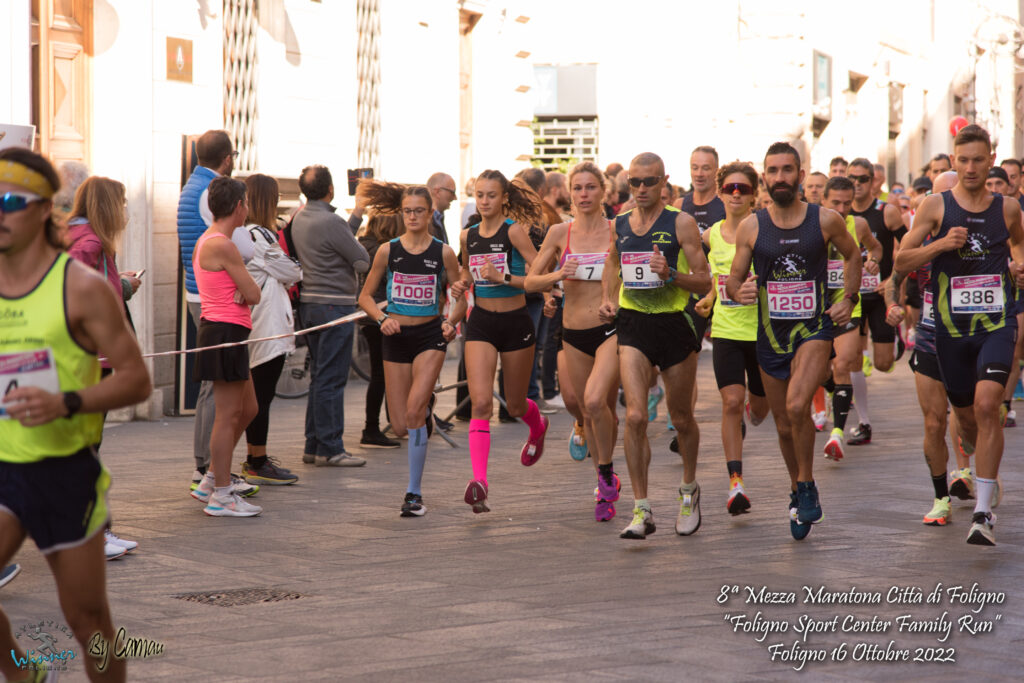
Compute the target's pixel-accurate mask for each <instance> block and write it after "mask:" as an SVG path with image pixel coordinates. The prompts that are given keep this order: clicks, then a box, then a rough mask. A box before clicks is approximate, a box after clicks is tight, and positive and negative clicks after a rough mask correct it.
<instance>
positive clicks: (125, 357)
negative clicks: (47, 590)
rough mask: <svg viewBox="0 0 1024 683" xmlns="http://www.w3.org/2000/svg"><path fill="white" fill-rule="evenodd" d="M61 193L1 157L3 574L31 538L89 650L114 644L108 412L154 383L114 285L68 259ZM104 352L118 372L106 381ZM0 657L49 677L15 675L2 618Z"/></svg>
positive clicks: (39, 173) (52, 180) (26, 166)
mask: <svg viewBox="0 0 1024 683" xmlns="http://www.w3.org/2000/svg"><path fill="white" fill-rule="evenodd" d="M59 188H60V180H59V178H58V176H57V172H56V171H54V169H53V166H52V165H51V164H50V162H49V161H47V160H46V159H45V158H43V157H41V156H39V155H38V154H34V153H33V152H30V151H28V150H26V149H20V148H8V149H5V150H3V151H0V307H2V308H3V309H4V317H3V324H2V325H0V373H2V376H3V384H2V385H0V386H3V387H4V395H3V397H2V399H0V443H2V444H3V448H0V567H3V566H5V565H6V564H7V563H8V562H9V561H10V559H11V558H12V557H14V554H15V553H16V552H17V551H18V548H19V547H20V546H21V544H22V542H23V541H24V540H25V536H26V535H28V536H31V537H32V540H33V541H35V543H36V546H37V547H38V548H39V550H40V551H41V552H42V553H43V555H44V556H45V557H46V560H47V562H48V563H49V565H50V571H52V572H53V576H54V579H56V582H57V593H58V595H59V597H60V604H61V609H62V610H63V611H64V616H65V619H66V620H67V623H68V624H69V625H70V626H71V629H72V631H73V632H74V634H75V639H76V640H78V642H79V644H80V645H81V646H82V650H81V651H82V652H88V651H89V648H88V647H87V644H88V642H89V641H90V639H91V638H92V637H93V636H94V635H95V634H96V633H100V634H102V635H103V637H104V638H106V639H107V642H111V641H112V640H113V638H114V625H113V620H112V619H111V616H110V607H109V605H108V603H107V591H106V579H105V576H104V569H105V567H104V564H105V562H106V560H105V559H104V555H103V545H104V538H103V530H104V529H105V528H106V527H107V526H108V525H109V524H110V507H109V505H108V504H107V490H108V489H109V488H110V473H109V472H108V471H107V469H106V468H105V467H104V466H103V465H102V464H101V463H100V461H99V458H98V457H97V455H96V451H95V446H96V445H97V444H98V443H99V442H100V438H101V437H102V435H103V413H104V412H105V411H108V410H113V409H114V408H120V407H122V406H129V405H132V404H135V403H138V402H139V401H143V400H145V399H146V398H147V397H148V396H149V392H150V388H151V384H150V381H149V374H148V373H147V371H146V366H145V364H143V362H142V355H141V354H140V353H139V347H138V344H137V343H136V342H135V338H134V337H132V334H131V331H130V330H129V329H128V324H127V321H126V320H125V317H124V313H123V311H122V305H121V302H120V301H119V300H118V299H117V298H116V297H115V295H114V290H113V289H111V287H110V284H109V283H108V282H107V281H106V280H105V279H104V278H103V276H102V275H100V274H98V273H96V271H94V270H92V269H91V268H89V267H87V266H84V265H82V264H81V263H78V262H76V261H74V260H72V259H71V258H69V257H68V255H67V254H65V253H64V252H63V251H62V248H63V247H62V244H61V237H60V233H59V231H58V227H57V225H56V223H55V222H54V220H53V218H52V216H51V213H50V212H51V211H52V210H53V203H52V201H51V198H52V197H53V195H54V193H55V192H56V191H57V190H58V189H59ZM99 354H102V355H103V356H104V357H106V358H107V359H109V361H110V364H111V366H112V367H113V370H114V372H113V374H111V375H109V376H107V377H106V378H104V379H103V380H102V381H100V363H99V358H98V355H99ZM0 651H2V652H3V653H4V654H3V657H0V672H2V673H3V675H4V676H5V677H6V679H7V680H9V681H14V680H25V678H26V676H28V677H30V678H31V677H32V676H33V675H34V674H38V673H40V672H39V671H36V672H32V671H28V670H26V669H25V668H19V667H18V665H17V663H16V662H17V661H19V660H24V659H25V652H24V651H23V650H22V648H21V646H20V645H19V644H18V643H17V642H16V641H15V639H14V635H13V634H12V633H11V624H10V622H9V621H8V620H7V617H6V616H4V614H3V612H0ZM97 663H98V662H97V661H96V660H95V659H93V658H92V657H87V658H86V663H85V672H86V675H87V676H88V677H89V679H90V680H93V681H123V680H125V661H124V659H122V658H117V657H111V658H110V661H109V664H108V666H107V667H106V669H105V670H103V671H102V672H101V671H99V670H98V669H97ZM42 673H43V674H44V675H45V671H43V672H42ZM31 680H36V679H34V678H31Z"/></svg>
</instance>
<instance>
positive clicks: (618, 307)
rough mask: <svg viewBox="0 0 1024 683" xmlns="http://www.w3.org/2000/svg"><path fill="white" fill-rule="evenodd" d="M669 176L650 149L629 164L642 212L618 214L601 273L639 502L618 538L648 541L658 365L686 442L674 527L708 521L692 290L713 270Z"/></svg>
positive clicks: (699, 289)
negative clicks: (666, 197)
mask: <svg viewBox="0 0 1024 683" xmlns="http://www.w3.org/2000/svg"><path fill="white" fill-rule="evenodd" d="M667 180H668V176H667V175H665V164H664V162H663V161H662V160H661V157H659V156H658V155H657V154H653V153H651V152H645V153H643V154H640V155H639V156H637V157H636V158H634V159H633V161H632V162H630V165H629V184H630V187H632V188H633V199H634V200H636V209H635V210H632V211H628V212H626V213H624V214H621V215H619V216H618V217H617V218H616V219H615V242H613V243H612V245H611V249H610V250H609V252H608V260H607V262H606V263H605V267H604V276H603V278H602V284H603V298H602V302H601V309H600V311H601V319H602V320H603V321H604V322H605V323H610V322H612V321H613V320H615V321H616V331H617V332H618V337H619V374H620V375H621V377H622V388H623V392H624V393H625V397H626V437H625V443H624V446H623V450H625V452H626V464H627V466H628V467H629V478H630V481H631V483H632V486H633V497H634V498H635V502H634V507H633V521H632V522H631V523H630V524H629V526H627V527H626V528H625V529H624V530H623V531H622V533H621V534H620V536H621V537H622V538H635V539H642V538H646V536H647V534H651V533H654V531H655V526H654V518H653V515H652V514H651V505H650V503H649V502H648V500H647V471H648V468H649V467H650V462H651V446H650V443H649V442H648V440H647V393H648V392H647V390H648V387H649V386H650V383H651V373H652V372H653V370H654V367H655V366H657V367H658V368H659V369H660V370H661V374H662V377H664V379H665V399H666V403H667V405H668V413H669V418H670V419H671V420H672V423H673V424H674V425H675V426H676V429H677V430H678V431H679V442H680V445H681V446H682V448H681V449H680V451H681V455H682V458H683V480H682V482H681V486H680V488H679V500H680V506H679V515H678V517H677V518H676V533H677V534H679V535H681V536H688V535H690V534H692V533H694V532H695V531H697V529H698V528H699V527H700V487H699V486H698V485H697V449H698V448H699V446H700V433H699V431H698V429H697V422H696V421H695V420H694V419H693V406H692V403H691V401H692V397H693V384H694V380H695V375H696V371H697V355H696V353H697V350H698V349H699V348H700V339H699V338H698V337H697V334H696V331H695V329H694V321H693V319H692V318H691V317H690V314H689V313H687V312H686V307H687V305H688V304H689V303H690V299H691V298H692V295H693V294H694V293H696V294H699V295H702V296H703V295H704V294H705V293H707V291H708V289H709V288H710V287H711V276H710V274H709V271H708V262H707V259H706V258H704V252H703V251H702V250H701V242H700V232H699V231H698V229H697V223H696V222H695V221H694V220H693V217H691V216H690V215H689V214H686V213H683V212H681V211H679V210H678V209H675V208H671V207H666V206H665V204H664V203H663V202H662V201H661V188H662V186H663V185H664V184H665V182H666V181H667ZM616 315H617V317H616Z"/></svg>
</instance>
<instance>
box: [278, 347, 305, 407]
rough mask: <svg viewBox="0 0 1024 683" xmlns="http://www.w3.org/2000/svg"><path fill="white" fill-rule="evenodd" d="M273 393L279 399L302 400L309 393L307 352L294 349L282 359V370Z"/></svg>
mask: <svg viewBox="0 0 1024 683" xmlns="http://www.w3.org/2000/svg"><path fill="white" fill-rule="evenodd" d="M274 393H275V394H276V395H277V396H280V397H281V398H302V397H303V396H305V395H306V394H308V393H309V350H308V349H307V348H306V346H305V345H303V346H299V347H296V349H295V350H294V351H292V352H291V353H289V354H288V356H287V357H286V358H285V359H284V370H282V371H281V377H280V379H278V380H277V387H276V388H275V389H274Z"/></svg>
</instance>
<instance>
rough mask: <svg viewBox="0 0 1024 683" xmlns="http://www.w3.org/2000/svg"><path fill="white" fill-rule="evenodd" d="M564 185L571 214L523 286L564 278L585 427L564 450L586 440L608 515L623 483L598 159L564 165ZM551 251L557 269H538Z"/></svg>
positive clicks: (582, 453) (609, 233)
mask: <svg viewBox="0 0 1024 683" xmlns="http://www.w3.org/2000/svg"><path fill="white" fill-rule="evenodd" d="M569 188H570V190H569V191H570V194H571V196H572V203H573V206H575V207H576V220H574V221H572V222H570V223H560V224H558V225H554V226H552V227H551V228H550V229H549V230H548V234H547V237H545V238H544V244H543V246H542V247H541V249H540V254H539V255H538V256H537V259H536V260H535V261H534V262H533V266H532V267H531V268H530V275H529V276H527V278H526V289H527V290H528V291H536V290H543V289H548V288H550V287H551V286H552V285H554V284H555V283H556V282H563V287H564V288H565V313H564V315H565V317H564V319H563V321H562V335H563V337H562V339H563V341H564V343H565V354H566V360H567V361H568V362H567V366H568V374H569V377H568V378H567V379H568V380H569V382H570V383H571V385H572V387H573V389H574V390H575V393H576V395H577V396H578V397H579V398H580V401H579V404H580V407H581V408H582V411H583V431H584V434H585V435H586V442H585V443H584V444H582V446H580V445H579V444H576V443H575V442H574V441H573V438H572V436H570V438H569V452H570V454H571V455H572V457H573V458H574V459H576V460H583V459H584V458H586V457H587V450H588V448H587V447H588V446H589V447H590V452H591V453H592V455H593V456H594V466H595V467H596V468H597V489H596V491H595V493H594V499H595V503H596V505H595V508H594V518H595V519H596V520H597V521H599V522H606V521H608V520H610V519H611V518H612V517H614V516H615V504H614V503H615V501H617V500H618V499H619V489H620V488H621V484H620V483H619V478H618V476H616V475H615V472H614V471H613V469H612V450H613V449H614V448H615V441H616V436H617V434H616V432H617V425H616V423H615V399H616V396H617V394H618V386H619V360H618V344H617V337H616V335H615V324H614V323H602V322H601V319H600V317H599V315H598V309H599V308H600V307H601V276H602V275H603V274H604V263H605V261H606V260H607V258H608V249H609V248H610V246H611V244H612V242H613V241H614V239H615V229H614V224H613V223H612V222H611V221H609V220H608V219H607V218H605V216H604V177H603V175H602V174H601V171H600V169H598V167H597V166H595V165H594V164H593V163H592V162H589V161H585V162H583V163H581V164H577V165H576V166H575V167H574V168H573V169H572V171H570V173H569ZM556 258H557V259H558V270H556V271H555V272H553V273H546V274H543V275H542V274H541V273H544V271H546V270H547V269H548V267H549V266H550V265H551V263H552V262H553V261H554V260H555V259H556ZM563 381H564V380H563Z"/></svg>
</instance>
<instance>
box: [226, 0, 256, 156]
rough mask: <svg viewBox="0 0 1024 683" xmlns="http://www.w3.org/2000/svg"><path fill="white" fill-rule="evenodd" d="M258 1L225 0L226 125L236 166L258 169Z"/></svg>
mask: <svg viewBox="0 0 1024 683" xmlns="http://www.w3.org/2000/svg"><path fill="white" fill-rule="evenodd" d="M257 26H258V23H257V18H256V0H224V128H226V129H227V131H228V134H230V135H231V139H232V141H233V142H234V145H235V149H236V150H237V151H238V159H237V160H236V162H235V168H236V169H237V170H239V171H255V170H256V165H257V160H256V123H257V119H256V113H257V112H256V84H257V70H258V67H257V64H256V28H257Z"/></svg>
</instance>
